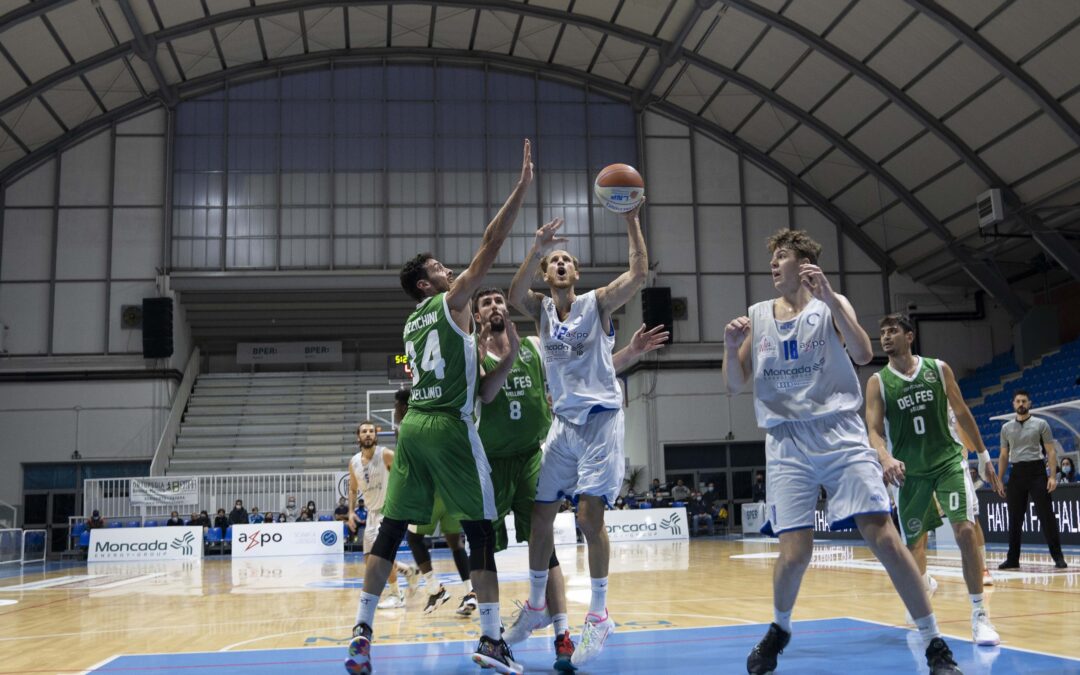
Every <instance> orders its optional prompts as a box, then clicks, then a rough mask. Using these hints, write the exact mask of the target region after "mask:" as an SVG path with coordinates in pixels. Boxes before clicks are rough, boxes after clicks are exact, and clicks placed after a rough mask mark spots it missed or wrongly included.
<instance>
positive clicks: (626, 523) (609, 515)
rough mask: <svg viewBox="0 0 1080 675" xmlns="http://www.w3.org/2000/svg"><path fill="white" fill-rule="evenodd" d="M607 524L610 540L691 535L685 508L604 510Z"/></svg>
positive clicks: (685, 537) (680, 537) (651, 538)
mask: <svg viewBox="0 0 1080 675" xmlns="http://www.w3.org/2000/svg"><path fill="white" fill-rule="evenodd" d="M604 524H605V525H606V526H607V533H608V539H610V540H611V541H663V540H665V539H689V538H690V527H689V523H688V522H687V520H686V509H685V508H682V507H679V508H677V509H628V510H626V511H605V512H604Z"/></svg>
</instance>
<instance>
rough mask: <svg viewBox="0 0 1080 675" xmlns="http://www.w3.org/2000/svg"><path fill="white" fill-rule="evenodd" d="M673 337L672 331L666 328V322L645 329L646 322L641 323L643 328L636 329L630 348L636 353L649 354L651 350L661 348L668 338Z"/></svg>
mask: <svg viewBox="0 0 1080 675" xmlns="http://www.w3.org/2000/svg"><path fill="white" fill-rule="evenodd" d="M670 337H671V333H670V332H668V331H666V330H664V324H660V325H659V326H655V327H653V328H650V329H649V330H645V324H641V328H638V329H637V330H636V331H634V335H633V336H632V337H631V338H630V349H632V350H633V351H634V353H635V354H637V355H639V356H640V355H641V354H648V353H649V352H652V351H656V350H657V349H660V348H661V347H663V346H664V345H665V344H667V341H668V338H670Z"/></svg>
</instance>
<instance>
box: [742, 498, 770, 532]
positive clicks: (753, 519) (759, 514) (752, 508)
mask: <svg viewBox="0 0 1080 675" xmlns="http://www.w3.org/2000/svg"><path fill="white" fill-rule="evenodd" d="M764 526H765V502H747V503H745V504H743V505H742V531H743V534H761V528H762V527H764Z"/></svg>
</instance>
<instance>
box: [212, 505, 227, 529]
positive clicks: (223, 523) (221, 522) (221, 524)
mask: <svg viewBox="0 0 1080 675" xmlns="http://www.w3.org/2000/svg"><path fill="white" fill-rule="evenodd" d="M214 527H216V528H218V529H220V530H221V532H222V533H224V532H225V530H227V529H229V517H228V516H227V515H225V509H218V510H217V515H215V516H214Z"/></svg>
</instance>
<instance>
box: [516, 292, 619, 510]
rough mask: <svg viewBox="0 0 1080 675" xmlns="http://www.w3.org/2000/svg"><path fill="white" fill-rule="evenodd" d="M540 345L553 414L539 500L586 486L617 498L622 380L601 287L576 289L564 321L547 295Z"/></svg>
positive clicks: (591, 491) (572, 493) (585, 490)
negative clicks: (605, 320)
mask: <svg viewBox="0 0 1080 675" xmlns="http://www.w3.org/2000/svg"><path fill="white" fill-rule="evenodd" d="M605 328H607V329H608V330H605ZM540 345H541V348H542V351H543V354H544V374H545V375H546V376H547V382H548V388H549V389H550V391H551V399H552V404H553V405H552V410H553V412H554V413H555V415H554V417H553V419H552V421H551V429H550V430H549V431H548V435H547V440H546V441H545V442H544V458H543V460H542V463H541V465H540V479H539V481H538V484H537V488H536V501H538V502H545V503H551V502H555V501H558V500H560V499H562V498H564V497H569V498H572V499H577V497H578V496H579V495H582V494H585V495H591V496H594V497H602V498H604V499H606V500H607V502H608V503H609V504H613V503H614V502H615V497H616V496H617V495H618V493H619V490H620V489H621V488H622V482H623V473H624V471H625V466H624V461H623V411H622V387H621V386H620V385H619V379H618V378H617V377H616V376H615V366H614V364H613V363H612V356H611V350H612V349H613V348H614V346H615V331H614V328H613V327H610V326H608V327H605V326H603V325H601V318H600V308H599V306H598V304H597V301H596V293H595V292H589V293H585V294H584V295H579V296H577V298H575V299H574V303H573V305H571V307H570V313H569V314H568V315H567V317H566V320H565V321H563V320H560V319H559V313H558V310H557V309H556V308H555V302H554V301H553V300H552V299H551V298H544V300H543V303H542V307H541V312H540Z"/></svg>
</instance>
